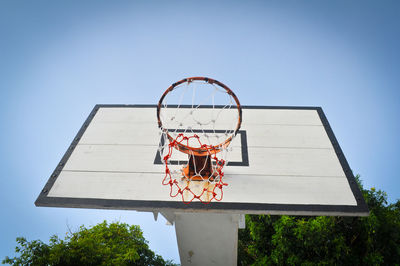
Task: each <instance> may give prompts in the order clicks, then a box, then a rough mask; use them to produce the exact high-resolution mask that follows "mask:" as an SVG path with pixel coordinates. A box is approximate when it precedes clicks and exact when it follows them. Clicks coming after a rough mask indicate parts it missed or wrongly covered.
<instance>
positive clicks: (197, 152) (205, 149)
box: [157, 77, 242, 156]
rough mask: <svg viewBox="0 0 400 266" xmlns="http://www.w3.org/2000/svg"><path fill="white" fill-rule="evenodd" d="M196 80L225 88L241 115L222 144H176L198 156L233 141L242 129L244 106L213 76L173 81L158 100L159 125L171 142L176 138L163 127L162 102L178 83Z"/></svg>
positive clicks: (187, 152)
mask: <svg viewBox="0 0 400 266" xmlns="http://www.w3.org/2000/svg"><path fill="white" fill-rule="evenodd" d="M196 80H200V81H205V82H206V83H209V84H216V85H218V86H219V87H221V88H223V89H224V90H225V91H226V93H227V94H228V95H230V96H232V98H233V99H234V100H235V102H236V106H237V109H238V113H239V117H238V121H237V124H236V128H235V131H234V132H233V133H232V135H231V136H229V137H228V138H227V139H226V140H225V141H223V142H221V143H220V144H217V145H212V146H210V145H207V147H199V148H195V147H190V146H189V145H185V144H182V143H179V142H177V143H176V145H175V148H176V149H178V150H179V151H181V152H183V153H186V154H193V155H196V156H207V155H209V154H210V152H212V153H214V154H215V153H218V152H220V151H221V150H223V149H224V148H226V147H228V146H229V144H230V143H231V141H232V139H233V137H234V136H236V134H237V132H238V131H239V129H240V126H241V124H242V107H241V105H240V102H239V99H238V98H237V96H236V95H235V93H234V92H233V91H232V90H231V89H230V88H229V87H228V86H226V85H225V84H223V83H222V82H220V81H218V80H215V79H211V78H207V77H190V78H185V79H182V80H180V81H178V82H175V83H173V84H172V85H171V86H169V87H168V89H166V90H165V92H164V93H163V95H162V96H161V98H160V100H159V101H158V105H157V121H158V127H159V128H160V129H162V130H163V132H165V133H166V134H167V137H168V140H169V141H170V142H172V141H174V138H173V137H172V136H171V135H170V134H169V132H168V129H166V128H163V124H162V122H161V118H160V112H161V107H162V102H163V101H164V98H165V96H166V95H167V94H168V93H170V92H171V91H173V90H174V89H175V88H176V87H177V86H178V85H181V84H183V83H186V82H187V83H191V82H193V81H196Z"/></svg>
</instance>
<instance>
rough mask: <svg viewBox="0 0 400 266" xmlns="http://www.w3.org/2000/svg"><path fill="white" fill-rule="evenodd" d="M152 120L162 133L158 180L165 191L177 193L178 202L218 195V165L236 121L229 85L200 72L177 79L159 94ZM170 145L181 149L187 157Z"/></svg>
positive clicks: (222, 161) (235, 101) (238, 119)
mask: <svg viewBox="0 0 400 266" xmlns="http://www.w3.org/2000/svg"><path fill="white" fill-rule="evenodd" d="M216 106H218V107H219V108H215V107H216ZM221 107H222V108H221ZM157 120H158V126H159V128H160V132H161V135H162V139H163V141H162V145H160V149H159V152H160V156H161V158H163V162H164V164H165V176H164V179H163V181H162V183H163V185H169V186H170V196H171V197H176V196H178V195H181V197H182V201H183V202H184V203H190V202H192V201H193V200H194V199H198V200H200V201H201V202H203V203H209V202H211V201H212V200H217V201H220V200H222V197H223V192H222V189H223V187H224V186H227V184H226V183H224V182H223V181H222V178H223V176H224V172H223V171H222V169H223V167H224V166H225V165H226V160H227V159H226V155H227V153H228V146H229V145H230V144H231V142H232V140H233V139H234V137H235V136H236V134H237V132H238V130H239V129H240V125H241V122H242V110H241V107H240V103H239V100H238V98H237V97H236V95H235V94H234V93H233V92H232V90H231V89H229V88H228V87H227V86H226V85H224V84H223V83H221V82H219V81H217V80H214V79H210V78H205V77H191V78H186V79H183V80H180V81H178V82H176V83H174V84H172V85H171V86H170V87H169V88H168V89H167V90H166V91H165V92H164V94H163V95H162V96H161V98H160V101H159V102H158V106H157ZM175 150H178V151H180V152H181V153H183V154H186V155H187V159H186V160H187V161H186V160H182V158H181V155H179V154H178V155H175V154H174V151H175ZM182 165H183V167H182Z"/></svg>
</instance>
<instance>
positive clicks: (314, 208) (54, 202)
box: [35, 104, 369, 216]
mask: <svg viewBox="0 0 400 266" xmlns="http://www.w3.org/2000/svg"><path fill="white" fill-rule="evenodd" d="M156 107H157V105H155V104H151V105H149V104H144V105H143V104H97V105H95V106H94V108H93V110H92V111H91V112H90V114H89V116H88V118H87V119H86V120H85V122H84V123H83V125H82V127H81V128H80V130H79V131H78V133H77V135H76V136H75V138H74V139H73V141H72V143H71V145H70V146H69V147H68V149H67V151H66V152H65V154H64V156H63V157H62V159H61V161H60V162H59V164H58V165H57V166H56V168H55V169H54V171H53V173H52V174H51V176H50V178H49V179H48V181H47V183H46V184H45V186H44V188H43V189H42V191H41V192H40V194H39V196H38V198H37V199H36V201H35V205H36V206H43V207H45V206H46V207H64V208H95V209H120V210H138V211H153V212H154V211H168V210H174V211H177V210H178V211H182V212H185V211H189V212H190V211H192V212H196V211H210V212H231V213H245V214H276V215H280V214H292V215H312V216H317V215H330V216H332V215H333V216H367V215H368V214H369V210H368V207H367V204H366V203H365V200H364V198H363V196H362V193H361V191H360V189H359V187H358V184H357V182H356V180H355V177H354V175H353V172H352V171H351V169H350V166H349V164H348V162H347V160H346V158H345V156H344V153H343V151H342V149H341V147H340V145H339V143H338V141H337V139H336V137H335V135H334V133H333V130H332V128H331V126H330V124H329V122H328V119H327V118H326V116H325V114H324V112H323V110H322V108H321V107H309V106H242V109H282V110H284V109H287V110H315V111H317V113H318V115H319V117H320V119H321V122H322V125H323V126H324V129H325V131H326V133H327V135H328V138H329V140H330V141H331V143H332V146H333V148H334V150H335V153H336V155H337V157H338V159H339V162H340V164H341V166H342V168H343V171H344V173H345V175H346V178H347V181H348V182H349V186H350V188H351V191H352V193H353V195H354V197H355V200H356V202H357V205H355V206H349V205H311V204H308V205H305V204H265V203H230V202H229V203H227V202H211V203H210V204H203V203H201V202H192V203H191V204H189V205H186V204H184V203H182V202H174V201H171V202H163V201H141V200H113V199H96V198H64V197H49V196H48V193H49V191H50V190H51V188H52V186H53V185H54V183H55V181H56V180H57V177H58V176H59V174H60V173H61V171H62V169H63V167H64V165H65V164H66V162H67V160H68V159H69V157H70V156H71V154H72V152H73V151H74V149H75V147H76V145H77V144H78V143H79V140H80V139H81V137H82V136H83V134H84V133H85V131H86V128H87V127H88V126H89V124H90V123H91V121H92V119H93V118H94V117H95V115H96V113H97V111H98V110H99V109H100V108H154V110H155V112H156ZM172 107H173V106H172ZM180 107H181V108H186V107H187V108H189V107H190V108H191V106H180ZM210 107H212V106H201V108H210ZM214 107H216V108H218V107H223V106H214ZM156 126H157V125H155V127H156Z"/></svg>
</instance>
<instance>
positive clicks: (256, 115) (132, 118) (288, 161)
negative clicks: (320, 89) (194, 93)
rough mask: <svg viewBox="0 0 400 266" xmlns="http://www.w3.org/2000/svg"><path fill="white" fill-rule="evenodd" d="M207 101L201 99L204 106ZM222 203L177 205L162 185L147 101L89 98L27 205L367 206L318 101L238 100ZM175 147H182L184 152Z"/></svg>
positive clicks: (329, 209) (343, 211) (344, 210)
mask: <svg viewBox="0 0 400 266" xmlns="http://www.w3.org/2000/svg"><path fill="white" fill-rule="evenodd" d="M206 109H207V108H204V111H207V110H206ZM242 117H243V120H242V121H243V122H242V126H241V129H240V131H239V132H238V134H237V136H236V138H235V139H234V141H233V142H232V144H231V146H232V151H231V152H230V153H229V163H228V165H227V166H226V167H225V168H224V172H225V176H224V182H226V183H228V186H227V187H225V188H224V197H223V200H222V201H221V202H211V203H210V204H207V205H206V204H203V203H201V202H192V203H190V204H188V205H187V204H184V203H182V202H181V199H180V198H178V197H177V198H171V197H170V196H169V187H167V186H163V185H162V184H161V181H162V179H163V177H164V170H165V166H164V165H163V164H162V162H161V157H160V155H159V153H158V152H157V149H158V147H159V143H160V141H161V136H160V132H159V129H158V127H157V118H156V106H155V105H96V106H95V108H94V109H93V111H92V113H91V114H90V115H89V117H88V119H87V120H86V121H85V123H84V125H83V126H82V128H81V130H80V131H79V132H78V134H77V136H76V137H75V138H74V140H73V142H72V144H71V146H70V147H69V148H68V150H67V152H66V153H65V155H64V157H63V158H62V159H61V161H60V163H59V165H58V166H57V167H56V169H55V170H54V172H53V174H52V175H51V177H50V179H49V181H48V182H47V184H46V185H45V187H44V189H43V190H42V192H41V193H40V195H39V197H38V199H37V200H36V202H35V204H36V205H37V206H49V207H77V208H105V209H129V210H139V211H166V210H171V211H180V212H182V211H183V212H184V211H188V212H199V211H209V212H221V213H246V214H294V215H350V216H364V215H368V209H367V206H366V204H365V202H364V199H363V198H362V195H361V192H360V190H359V188H358V186H357V184H356V181H355V179H354V176H353V174H352V172H351V170H350V167H349V165H348V163H347V161H346V158H345V157H344V155H343V152H342V150H341V148H340V146H339V144H338V143H337V140H336V138H335V136H334V134H333V132H332V129H331V127H330V126H329V123H328V121H327V119H326V117H325V115H324V113H323V111H322V109H321V108H320V107H266V106H243V107H242ZM182 156H185V155H184V154H182Z"/></svg>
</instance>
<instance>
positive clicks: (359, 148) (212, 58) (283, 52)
mask: <svg viewBox="0 0 400 266" xmlns="http://www.w3.org/2000/svg"><path fill="white" fill-rule="evenodd" d="M399 3H400V2H398V1H159V2H158V1H40V0H39V1H11V0H10V1H8V0H3V1H1V2H0V121H1V125H2V126H1V131H0V144H1V146H0V147H1V149H0V169H1V172H2V174H1V179H0V180H1V181H0V182H1V191H2V192H1V193H0V206H1V210H2V219H1V220H0V258H1V259H2V258H4V256H6V255H13V249H14V246H15V238H16V237H17V236H25V237H27V238H28V239H30V240H32V239H38V238H40V239H42V240H46V241H47V240H48V238H49V236H50V235H52V234H55V233H56V234H59V235H60V236H63V234H64V233H65V232H66V231H67V226H70V227H71V228H72V229H76V228H77V227H78V226H79V225H81V224H85V225H94V224H96V223H98V222H100V221H102V220H104V219H107V220H110V221H113V220H120V221H123V222H128V223H132V224H138V225H140V226H141V227H142V229H143V230H144V235H145V237H146V238H147V239H148V240H149V241H150V247H151V248H153V249H154V250H155V251H156V252H158V253H159V254H161V255H162V256H163V257H164V258H169V259H174V260H175V261H176V262H179V255H178V249H177V246H176V238H175V233H174V228H173V227H167V226H165V221H163V220H162V219H161V221H160V220H159V221H158V222H154V221H153V217H152V214H146V213H137V212H128V211H100V210H80V209H57V208H37V207H35V206H34V204H33V203H34V201H35V199H36V197H37V196H38V194H39V192H40V190H41V188H42V187H43V185H44V184H45V182H46V181H47V179H48V177H49V175H50V174H51V172H52V171H53V169H54V167H55V166H56V164H57V163H58V162H59V160H60V159H61V157H62V155H63V153H64V152H65V150H66V148H67V147H68V146H69V144H70V142H71V140H72V138H73V137H74V136H75V134H76V132H77V131H78V129H79V128H80V126H81V124H82V123H83V121H84V119H85V118H86V117H87V115H88V114H89V112H90V111H91V109H92V108H93V106H94V105H95V104H97V103H127V104H154V103H156V102H157V101H158V99H159V96H160V94H161V93H162V92H163V91H164V90H165V88H166V87H167V86H169V85H170V84H171V83H172V82H174V81H177V80H179V79H181V78H184V77H187V76H193V75H200V76H210V77H212V78H215V79H218V80H220V81H222V82H224V83H226V84H227V85H228V86H230V87H231V88H232V89H233V90H234V91H235V92H236V94H237V95H238V96H239V98H240V100H241V103H242V104H244V105H297V106H321V107H322V108H323V109H324V111H325V113H326V115H327V117H328V119H329V121H330V123H331V126H332V128H333V130H334V132H335V134H336V137H337V138H338V140H339V142H340V144H341V147H342V149H343V151H344V153H345V155H346V157H347V159H348V161H349V163H350V166H351V167H352V169H353V171H354V173H359V174H361V177H362V179H363V181H364V184H365V186H366V187H368V188H369V187H376V188H379V189H383V190H384V191H386V192H387V193H388V195H389V199H390V201H392V202H393V201H395V200H396V199H398V198H400V178H399V172H400V160H399V158H400V156H399V150H400V138H399V136H400V123H399V120H400V119H399V115H400V52H399V47H400V19H399V18H400V17H399V14H400V4H399Z"/></svg>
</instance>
